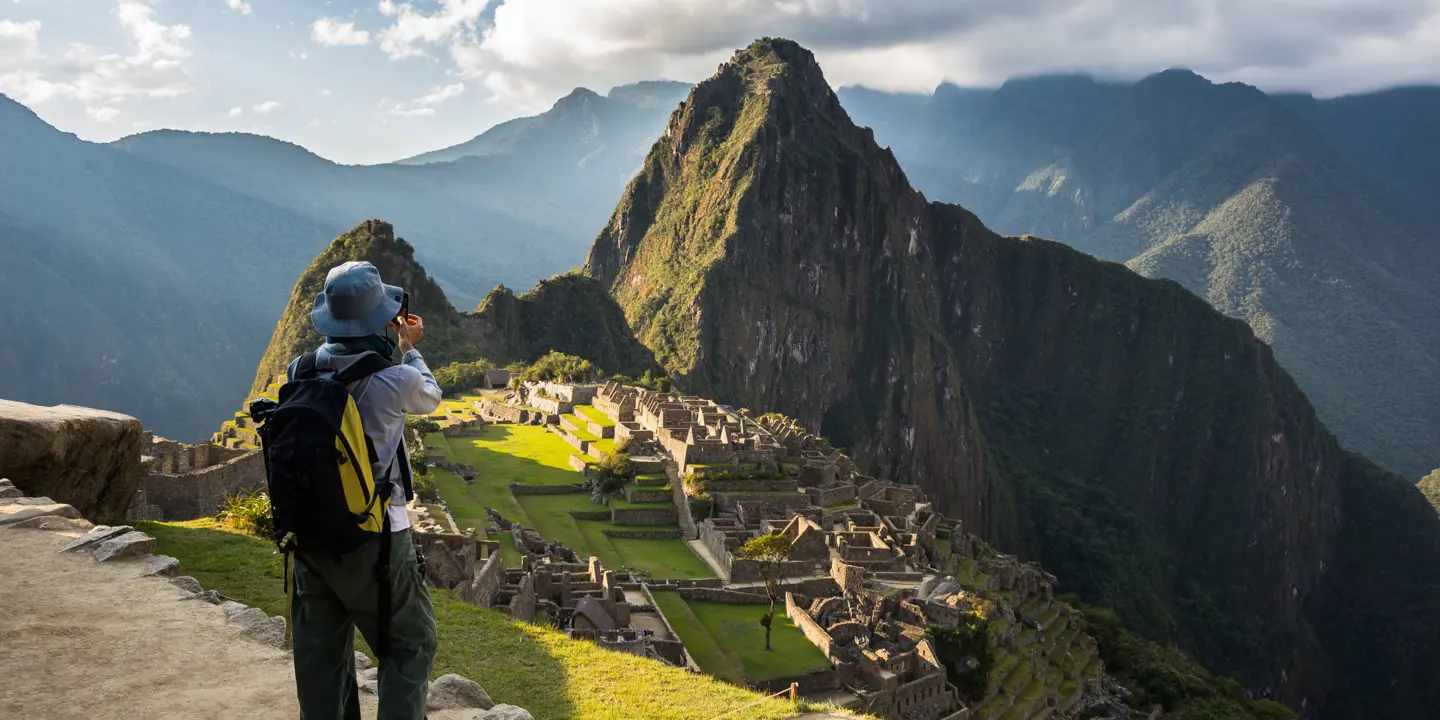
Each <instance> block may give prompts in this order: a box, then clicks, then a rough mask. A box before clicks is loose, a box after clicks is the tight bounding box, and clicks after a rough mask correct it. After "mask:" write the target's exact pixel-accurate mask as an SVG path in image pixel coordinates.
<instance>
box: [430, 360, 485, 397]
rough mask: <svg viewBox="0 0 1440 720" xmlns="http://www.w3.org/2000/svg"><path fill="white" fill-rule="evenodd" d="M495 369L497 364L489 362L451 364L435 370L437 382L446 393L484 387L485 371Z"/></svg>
mask: <svg viewBox="0 0 1440 720" xmlns="http://www.w3.org/2000/svg"><path fill="white" fill-rule="evenodd" d="M494 369H495V363H492V362H490V361H489V360H476V361H475V362H468V363H458V362H457V363H450V364H449V365H446V366H444V367H441V368H438V369H436V370H435V382H436V383H439V385H440V389H441V390H443V391H445V392H446V393H458V392H464V391H466V390H472V389H474V388H477V387H480V386H481V385H484V384H485V371H487V370H494Z"/></svg>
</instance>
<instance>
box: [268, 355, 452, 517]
mask: <svg viewBox="0 0 1440 720" xmlns="http://www.w3.org/2000/svg"><path fill="white" fill-rule="evenodd" d="M362 356H363V355H360V354H357V355H331V354H330V353H329V352H326V350H325V348H323V347H322V348H320V349H319V350H318V351H316V353H315V367H316V369H318V370H321V371H325V372H339V371H341V370H344V369H345V368H347V367H349V366H350V365H351V364H352V363H354V362H355V361H356V360H359V359H360V358H361V357H362ZM298 362H299V358H296V360H295V362H292V363H290V367H289V369H288V370H287V372H286V377H287V378H291V377H294V375H295V365H296V363H298ZM350 392H351V393H354V394H355V406H356V407H357V408H358V409H359V410H360V421H361V422H362V423H363V424H364V426H365V434H366V435H368V436H369V437H370V441H371V442H373V443H375V454H376V456H377V457H378V458H379V460H378V461H377V462H376V463H375V466H374V471H375V483H376V484H377V485H378V484H380V483H381V482H383V481H386V480H388V481H390V482H392V483H394V485H395V487H394V490H393V492H392V493H391V495H390V510H389V514H390V531H391V532H398V531H400V530H405V529H407V528H409V527H410V517H409V516H408V515H407V514H406V513H405V491H404V490H403V488H402V485H401V475H400V473H401V466H402V465H403V464H405V463H409V462H410V458H409V454H408V453H407V452H406V450H405V442H404V439H405V415H406V414H410V415H429V414H430V413H432V412H435V408H437V407H439V406H440V397H441V395H443V393H442V392H441V390H440V385H439V384H438V383H436V382H435V376H434V375H432V374H431V373H430V368H429V366H427V365H426V364H425V358H423V357H421V356H420V351H418V350H409V351H407V352H406V353H405V356H404V357H402V358H401V359H400V364H399V365H395V366H392V367H388V368H385V369H384V370H381V371H380V372H377V373H375V374H374V375H371V376H370V377H369V378H366V379H362V380H360V381H359V382H357V383H354V384H352V385H351V386H350ZM397 452H398V453H399V457H398V458H397V457H396V453H397Z"/></svg>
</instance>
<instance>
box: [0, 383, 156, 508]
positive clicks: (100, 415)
mask: <svg viewBox="0 0 1440 720" xmlns="http://www.w3.org/2000/svg"><path fill="white" fill-rule="evenodd" d="M142 436H143V430H142V429H141V427H140V421H139V420H136V419H135V418H132V417H130V416H128V415H121V414H119V413H112V412H105V411H103V410H92V409H90V408H82V407H75V406H72V405H57V406H55V407H40V406H38V405H28V404H26V403H18V402H10V401H8V400H0V477H8V478H9V479H10V481H11V482H12V483H14V485H15V487H17V488H19V489H20V490H21V491H23V492H24V493H25V494H26V495H31V496H38V495H46V496H49V497H52V498H55V500H56V501H58V502H62V503H65V504H67V505H72V506H74V507H75V509H76V510H79V511H80V513H81V514H82V515H84V516H85V517H86V518H88V519H90V520H94V521H96V522H106V521H109V520H115V519H118V518H123V517H124V516H125V510H126V509H127V508H129V507H130V501H131V500H132V499H134V497H135V488H136V487H138V486H139V484H140V448H141V441H142Z"/></svg>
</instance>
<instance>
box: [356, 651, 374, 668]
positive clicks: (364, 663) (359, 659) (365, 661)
mask: <svg viewBox="0 0 1440 720" xmlns="http://www.w3.org/2000/svg"><path fill="white" fill-rule="evenodd" d="M372 667H375V663H373V662H370V656H369V655H366V654H365V653H362V652H360V651H359V650H356V651H355V669H356V670H369V669H370V668H372Z"/></svg>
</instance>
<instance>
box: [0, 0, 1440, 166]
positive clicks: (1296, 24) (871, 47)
mask: <svg viewBox="0 0 1440 720" xmlns="http://www.w3.org/2000/svg"><path fill="white" fill-rule="evenodd" d="M765 35H774V36H782V37H789V38H793V39H795V40H797V41H799V42H801V43H802V44H804V45H806V46H807V47H809V48H810V49H811V50H813V51H814V52H815V54H816V56H817V58H818V59H819V61H820V63H821V65H822V66H823V67H824V69H825V73H826V77H827V79H828V80H829V81H830V82H831V84H833V85H835V86H837V87H838V86H840V85H848V84H863V85H867V86H870V87H875V88H881V89H888V90H899V91H915V92H928V91H930V90H932V89H933V88H934V87H935V86H936V85H938V84H940V83H942V82H952V83H956V84H959V85H966V86H982V87H991V86H996V85H999V84H1000V83H1002V82H1004V81H1005V80H1006V79H1008V78H1012V77H1018V76H1024V75H1035V74H1041V73H1052V72H1089V73H1093V74H1096V75H1100V76H1103V77H1109V78H1120V79H1133V78H1139V77H1142V76H1144V75H1147V74H1150V73H1153V72H1158V71H1160V70H1164V69H1166V68H1169V67H1187V68H1191V69H1193V70H1195V71H1196V72H1199V73H1200V74H1202V75H1205V76H1206V77H1208V78H1210V79H1212V80H1215V81H1217V82H1219V81H1232V80H1233V81H1241V82H1247V83H1250V84H1253V85H1256V86H1258V87H1260V88H1262V89H1265V90H1267V91H1305V92H1312V93H1314V94H1316V95H1318V96H1324V97H1329V96H1335V95H1341V94H1349V93H1356V92H1367V91H1372V90H1376V89H1382V88H1385V87H1390V86H1395V85H1404V84H1436V83H1440V0H0V93H4V94H6V95H8V96H10V97H11V98H13V99H16V100H18V101H20V102H22V103H24V104H26V105H27V106H29V107H31V108H32V109H33V110H35V111H36V112H37V113H38V114H39V115H40V116H41V117H42V118H44V119H45V120H46V121H47V122H49V123H51V124H52V125H54V126H56V127H58V128H60V129H61V130H64V131H66V132H72V133H75V134H76V135H78V136H80V137H82V138H84V139H87V140H93V141H97V142H106V141H110V140H114V139H117V138H120V137H124V136H126V135H130V134H134V133H137V132H143V131H146V130H152V129H158V128H179V129H184V130H197V131H211V132H224V131H239V132H253V133H260V134H265V135H270V136H273V137H278V138H280V139H283V140H288V141H290V142H295V143H298V144H300V145H303V146H305V147H307V148H309V149H311V150H313V151H314V152H316V153H318V154H320V155H322V156H324V157H327V158H330V159H332V160H335V161H337V162H344V163H378V162H387V161H391V160H396V159H400V158H404V157H409V156H411V155H415V154H418V153H421V152H425V151H428V150H433V149H437V148H440V147H445V146H448V145H452V144H455V143H458V142H463V141H465V140H468V139H470V138H471V137H474V136H475V135H477V134H479V133H480V132H483V131H484V130H485V129H487V128H489V127H490V126H492V125H494V124H496V123H498V122H501V121H504V120H507V119H510V118H514V117H518V116H522V115H533V114H536V113H538V112H542V111H544V110H545V109H546V108H548V107H549V106H550V105H551V104H552V103H553V102H554V101H555V100H556V99H558V98H560V97H562V96H564V95H565V94H567V93H568V92H569V91H570V90H572V89H574V88H575V87H581V86H583V87H588V88H591V89H593V90H596V91H597V92H601V93H603V92H606V91H608V90H609V88H611V87H613V86H615V85H620V84H625V83H630V82H636V81H639V80H648V79H672V80H684V81H689V82H698V81H699V80H702V79H704V78H705V77H707V76H709V75H710V74H711V73H713V72H714V70H715V67H716V66H717V65H719V64H720V63H722V62H724V61H725V60H726V59H727V58H728V57H729V56H730V55H731V54H733V53H734V51H735V50H736V49H737V48H740V47H744V46H745V45H748V44H749V43H750V41H751V40H753V39H755V38H757V37H761V36H765Z"/></svg>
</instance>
